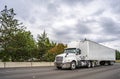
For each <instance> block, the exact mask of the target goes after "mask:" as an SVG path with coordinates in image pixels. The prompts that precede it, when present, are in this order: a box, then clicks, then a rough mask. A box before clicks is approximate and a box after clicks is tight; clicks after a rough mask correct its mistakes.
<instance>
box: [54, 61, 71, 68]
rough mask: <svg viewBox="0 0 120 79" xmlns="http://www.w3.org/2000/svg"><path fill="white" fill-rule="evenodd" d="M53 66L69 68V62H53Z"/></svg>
mask: <svg viewBox="0 0 120 79" xmlns="http://www.w3.org/2000/svg"><path fill="white" fill-rule="evenodd" d="M54 65H55V66H56V67H61V68H70V62H66V63H58V62H54Z"/></svg>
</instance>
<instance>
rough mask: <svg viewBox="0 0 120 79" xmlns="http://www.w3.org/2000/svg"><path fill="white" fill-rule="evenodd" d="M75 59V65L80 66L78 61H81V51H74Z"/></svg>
mask: <svg viewBox="0 0 120 79" xmlns="http://www.w3.org/2000/svg"><path fill="white" fill-rule="evenodd" d="M76 59H77V62H78V63H77V65H78V66H80V60H81V50H80V49H76Z"/></svg>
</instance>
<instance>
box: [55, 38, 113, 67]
mask: <svg viewBox="0 0 120 79" xmlns="http://www.w3.org/2000/svg"><path fill="white" fill-rule="evenodd" d="M54 63H55V66H56V67H57V68H58V69H61V68H70V69H75V68H76V67H81V66H86V67H88V68H90V67H95V66H98V65H113V64H114V63H115V50H114V49H111V48H109V47H106V46H103V45H101V44H98V43H96V42H93V41H90V40H86V39H85V40H83V41H73V42H70V43H69V44H68V47H67V48H66V49H65V50H64V53H62V54H59V55H57V56H56V57H55V61H54Z"/></svg>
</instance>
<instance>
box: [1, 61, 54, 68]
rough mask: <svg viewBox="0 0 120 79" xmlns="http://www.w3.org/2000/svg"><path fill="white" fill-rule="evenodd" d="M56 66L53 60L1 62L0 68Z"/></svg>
mask: <svg viewBox="0 0 120 79" xmlns="http://www.w3.org/2000/svg"><path fill="white" fill-rule="evenodd" d="M39 66H54V63H53V62H0V68H11V67H39Z"/></svg>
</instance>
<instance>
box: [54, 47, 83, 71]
mask: <svg viewBox="0 0 120 79" xmlns="http://www.w3.org/2000/svg"><path fill="white" fill-rule="evenodd" d="M80 60H81V50H80V49H79V48H67V49H65V50H64V53H63V54H60V55H57V56H56V58H55V65H56V67H57V68H58V69H60V68H71V69H75V68H76V67H77V66H78V64H79V63H78V61H80Z"/></svg>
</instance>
